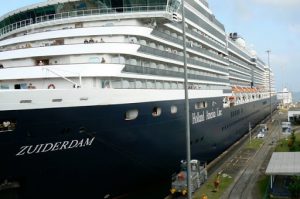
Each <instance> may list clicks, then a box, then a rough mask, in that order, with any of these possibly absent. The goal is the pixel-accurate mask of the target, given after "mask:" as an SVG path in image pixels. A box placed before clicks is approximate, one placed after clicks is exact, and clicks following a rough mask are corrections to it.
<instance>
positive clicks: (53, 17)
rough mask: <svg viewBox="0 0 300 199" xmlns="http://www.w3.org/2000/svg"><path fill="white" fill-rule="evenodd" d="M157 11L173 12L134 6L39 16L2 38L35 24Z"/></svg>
mask: <svg viewBox="0 0 300 199" xmlns="http://www.w3.org/2000/svg"><path fill="white" fill-rule="evenodd" d="M156 11H166V12H171V9H170V7H169V6H167V5H157V6H133V7H118V8H101V9H89V10H76V11H70V12H62V13H57V14H50V15H44V16H39V17H36V18H29V19H25V20H22V21H18V22H16V23H13V24H9V25H7V26H5V27H3V28H1V29H0V36H2V35H5V34H7V33H9V32H11V31H13V30H16V29H19V28H23V27H27V26H30V25H33V24H38V23H42V22H46V21H55V20H61V19H68V18H73V17H83V16H94V15H96V16H97V15H104V14H122V13H135V12H156Z"/></svg>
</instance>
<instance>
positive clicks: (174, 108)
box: [171, 106, 177, 114]
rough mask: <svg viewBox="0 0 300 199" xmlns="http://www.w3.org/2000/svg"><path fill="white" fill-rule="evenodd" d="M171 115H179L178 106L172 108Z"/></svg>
mask: <svg viewBox="0 0 300 199" xmlns="http://www.w3.org/2000/svg"><path fill="white" fill-rule="evenodd" d="M171 113H172V114H175V113H177V106H171Z"/></svg>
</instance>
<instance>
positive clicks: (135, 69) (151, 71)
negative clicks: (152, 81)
mask: <svg viewBox="0 0 300 199" xmlns="http://www.w3.org/2000/svg"><path fill="white" fill-rule="evenodd" d="M123 71H124V72H132V73H138V74H145V75H158V76H167V77H178V78H183V76H184V73H183V72H176V71H170V70H164V69H158V68H150V67H144V66H137V65H129V64H126V66H125V68H124V69H123ZM188 78H189V79H194V80H202V81H211V82H222V83H229V80H227V79H222V78H217V77H209V76H204V75H195V74H188Z"/></svg>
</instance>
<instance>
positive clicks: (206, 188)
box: [193, 174, 233, 199]
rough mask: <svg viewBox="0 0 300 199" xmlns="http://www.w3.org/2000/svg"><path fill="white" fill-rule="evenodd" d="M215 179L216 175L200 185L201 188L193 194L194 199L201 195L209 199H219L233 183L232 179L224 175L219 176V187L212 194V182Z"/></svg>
mask: <svg viewBox="0 0 300 199" xmlns="http://www.w3.org/2000/svg"><path fill="white" fill-rule="evenodd" d="M215 179H216V175H214V176H213V177H211V178H209V179H208V181H207V182H206V183H205V184H204V185H202V187H201V188H200V189H199V190H198V191H197V192H196V193H195V194H194V196H193V198H194V199H199V198H201V197H202V195H203V194H206V195H207V197H208V198H209V199H219V198H221V196H222V194H223V193H224V192H225V191H226V189H227V188H228V187H229V186H230V184H231V183H232V182H233V178H232V177H231V176H228V175H226V174H221V176H220V186H219V190H218V191H217V192H214V189H215V187H214V180H215Z"/></svg>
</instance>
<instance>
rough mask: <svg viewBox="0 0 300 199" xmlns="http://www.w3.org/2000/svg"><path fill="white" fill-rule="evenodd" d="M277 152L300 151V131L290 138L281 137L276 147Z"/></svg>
mask: <svg viewBox="0 0 300 199" xmlns="http://www.w3.org/2000/svg"><path fill="white" fill-rule="evenodd" d="M275 151H276V152H289V151H300V133H292V135H290V136H289V137H288V138H284V139H281V140H280V141H279V145H277V147H276V148H275Z"/></svg>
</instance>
